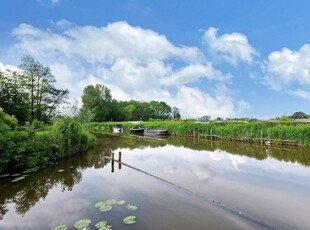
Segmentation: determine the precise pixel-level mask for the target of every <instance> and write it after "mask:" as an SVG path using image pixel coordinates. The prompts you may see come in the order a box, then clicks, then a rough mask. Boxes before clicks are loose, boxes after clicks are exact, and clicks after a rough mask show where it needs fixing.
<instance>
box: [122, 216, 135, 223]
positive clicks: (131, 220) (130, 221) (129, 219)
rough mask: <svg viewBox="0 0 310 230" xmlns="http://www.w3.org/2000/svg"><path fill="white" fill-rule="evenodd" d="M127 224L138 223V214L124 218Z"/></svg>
mask: <svg viewBox="0 0 310 230" xmlns="http://www.w3.org/2000/svg"><path fill="white" fill-rule="evenodd" d="M123 222H124V223H125V224H134V223H136V216H127V217H125V218H124V219H123Z"/></svg>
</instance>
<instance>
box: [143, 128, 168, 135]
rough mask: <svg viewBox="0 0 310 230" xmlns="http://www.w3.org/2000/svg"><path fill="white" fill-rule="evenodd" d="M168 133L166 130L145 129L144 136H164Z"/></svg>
mask: <svg viewBox="0 0 310 230" xmlns="http://www.w3.org/2000/svg"><path fill="white" fill-rule="evenodd" d="M167 133H168V131H167V129H146V130H144V135H159V136H166V135H167Z"/></svg>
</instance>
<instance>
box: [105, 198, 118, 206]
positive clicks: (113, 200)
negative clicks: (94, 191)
mask: <svg viewBox="0 0 310 230" xmlns="http://www.w3.org/2000/svg"><path fill="white" fill-rule="evenodd" d="M105 203H106V204H109V205H113V204H116V203H117V201H116V200H115V199H110V200H107V201H106V202H105Z"/></svg>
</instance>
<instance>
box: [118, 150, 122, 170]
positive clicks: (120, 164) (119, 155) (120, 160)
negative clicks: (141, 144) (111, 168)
mask: <svg viewBox="0 0 310 230" xmlns="http://www.w3.org/2000/svg"><path fill="white" fill-rule="evenodd" d="M121 162H122V152H121V151H119V152H118V169H122V163H121Z"/></svg>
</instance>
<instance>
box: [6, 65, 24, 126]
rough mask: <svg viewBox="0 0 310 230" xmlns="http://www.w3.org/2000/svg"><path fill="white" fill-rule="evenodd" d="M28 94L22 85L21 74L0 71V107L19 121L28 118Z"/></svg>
mask: <svg viewBox="0 0 310 230" xmlns="http://www.w3.org/2000/svg"><path fill="white" fill-rule="evenodd" d="M28 101H29V95H28V92H27V91H26V89H25V88H24V85H23V75H20V74H18V73H16V72H11V71H9V70H8V71H6V72H0V107H2V108H3V110H4V111H5V112H6V113H7V114H10V115H14V116H15V117H16V118H17V119H18V121H19V122H21V123H24V122H25V121H26V120H28V119H29V107H28Z"/></svg>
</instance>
